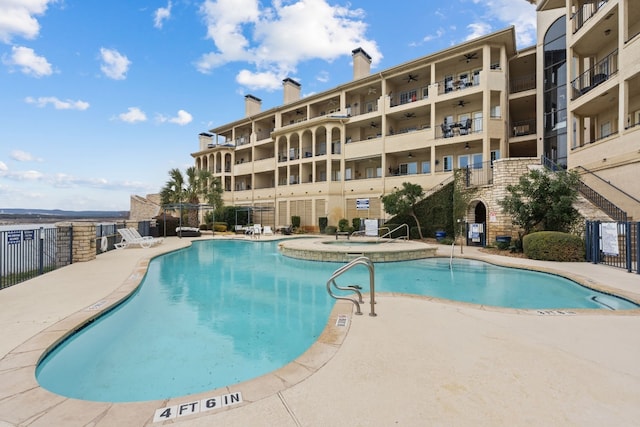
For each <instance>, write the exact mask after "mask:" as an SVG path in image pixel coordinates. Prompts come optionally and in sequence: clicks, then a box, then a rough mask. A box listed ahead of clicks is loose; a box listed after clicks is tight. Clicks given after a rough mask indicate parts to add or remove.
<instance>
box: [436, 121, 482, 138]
mask: <svg viewBox="0 0 640 427" xmlns="http://www.w3.org/2000/svg"><path fill="white" fill-rule="evenodd" d="M435 130H436V135H435V137H436V139H439V138H453V137H456V136H464V135H471V134H472V133H479V132H482V118H476V119H466V120H463V121H460V122H454V123H441V124H440V125H439V126H436V129H435Z"/></svg>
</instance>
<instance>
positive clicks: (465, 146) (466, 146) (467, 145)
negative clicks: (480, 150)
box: [464, 142, 471, 150]
mask: <svg viewBox="0 0 640 427" xmlns="http://www.w3.org/2000/svg"><path fill="white" fill-rule="evenodd" d="M469 148H471V147H469V143H468V142H465V144H464V149H465V150H468V149H469Z"/></svg>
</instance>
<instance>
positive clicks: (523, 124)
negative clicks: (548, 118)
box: [511, 119, 536, 137]
mask: <svg viewBox="0 0 640 427" xmlns="http://www.w3.org/2000/svg"><path fill="white" fill-rule="evenodd" d="M534 133H536V119H528V120H520V121H517V122H512V123H511V136H513V137H516V136H525V135H533V134H534Z"/></svg>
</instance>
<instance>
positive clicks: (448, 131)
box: [440, 123, 453, 138]
mask: <svg viewBox="0 0 640 427" xmlns="http://www.w3.org/2000/svg"><path fill="white" fill-rule="evenodd" d="M440 128H441V129H442V137H443V138H451V137H452V136H453V129H452V128H451V127H449V126H448V125H447V124H446V123H442V124H441V125H440Z"/></svg>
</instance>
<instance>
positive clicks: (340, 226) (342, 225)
mask: <svg viewBox="0 0 640 427" xmlns="http://www.w3.org/2000/svg"><path fill="white" fill-rule="evenodd" d="M348 226H349V220H347V219H346V218H342V219H341V220H340V221H338V230H340V231H347V227H348Z"/></svg>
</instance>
